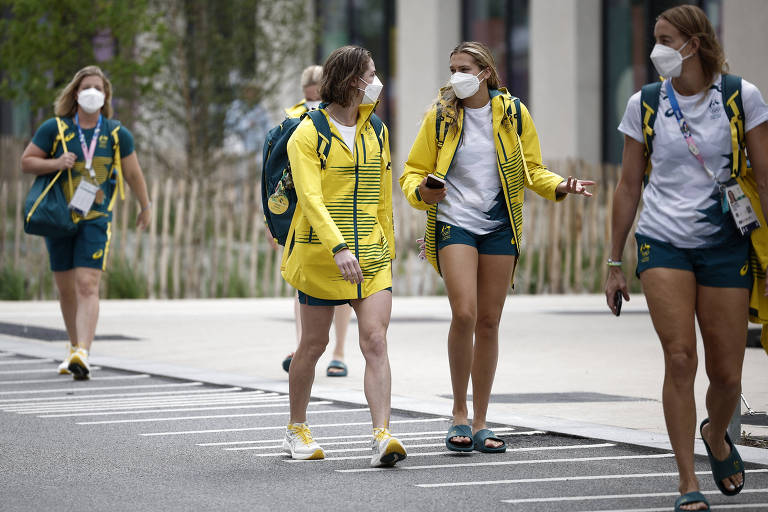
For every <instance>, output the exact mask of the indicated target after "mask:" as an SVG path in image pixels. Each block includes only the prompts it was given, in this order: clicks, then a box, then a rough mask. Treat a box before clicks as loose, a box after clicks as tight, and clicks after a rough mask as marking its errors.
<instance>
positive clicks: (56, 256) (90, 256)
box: [45, 218, 112, 272]
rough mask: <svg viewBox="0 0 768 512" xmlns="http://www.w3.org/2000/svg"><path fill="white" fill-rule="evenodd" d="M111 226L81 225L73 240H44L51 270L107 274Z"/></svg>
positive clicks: (98, 221) (103, 222)
mask: <svg viewBox="0 0 768 512" xmlns="http://www.w3.org/2000/svg"><path fill="white" fill-rule="evenodd" d="M111 236H112V223H111V222H110V220H109V219H107V218H104V219H94V220H88V221H81V222H79V223H78V224H77V232H76V233H75V234H74V235H73V236H68V237H62V238H50V237H46V238H45V245H46V246H47V247H48V256H49V259H50V262H51V270H52V271H54V272H64V271H67V270H72V269H73V268H75V267H88V268H96V269H99V270H106V266H107V254H108V253H109V239H110V237H111Z"/></svg>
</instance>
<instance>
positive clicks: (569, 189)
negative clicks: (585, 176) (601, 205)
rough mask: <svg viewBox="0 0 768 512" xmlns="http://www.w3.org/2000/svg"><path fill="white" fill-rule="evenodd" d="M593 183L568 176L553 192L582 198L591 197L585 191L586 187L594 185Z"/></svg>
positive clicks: (589, 193)
mask: <svg viewBox="0 0 768 512" xmlns="http://www.w3.org/2000/svg"><path fill="white" fill-rule="evenodd" d="M594 184H595V182H594V181H590V180H580V179H577V178H574V177H573V176H568V179H567V180H565V181H563V182H561V183H560V184H559V185H558V186H557V188H556V189H555V192H557V193H558V194H578V195H582V196H587V197H592V193H591V192H590V191H589V190H587V187H590V186H592V185H594Z"/></svg>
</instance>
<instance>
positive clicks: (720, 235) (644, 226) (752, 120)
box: [619, 75, 768, 248]
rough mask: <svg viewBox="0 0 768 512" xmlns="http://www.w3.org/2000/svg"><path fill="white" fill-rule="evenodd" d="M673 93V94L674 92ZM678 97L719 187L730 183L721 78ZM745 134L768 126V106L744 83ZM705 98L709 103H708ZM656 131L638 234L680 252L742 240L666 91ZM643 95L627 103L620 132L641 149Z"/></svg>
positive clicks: (660, 101) (727, 137)
mask: <svg viewBox="0 0 768 512" xmlns="http://www.w3.org/2000/svg"><path fill="white" fill-rule="evenodd" d="M673 90H674V89H673ZM674 92H675V97H676V98H677V102H678V104H679V105H680V110H681V111H682V113H683V117H684V118H685V120H686V122H687V123H688V127H689V128H690V130H691V134H692V135H693V140H694V142H695V143H696V146H697V147H698V148H699V151H700V152H701V155H702V157H703V158H704V161H705V162H706V164H707V166H708V167H709V169H710V170H711V171H712V172H713V173H714V174H715V177H716V178H717V179H718V180H719V181H720V182H726V181H728V180H729V179H730V173H731V160H730V158H731V131H730V126H729V124H728V115H727V114H726V112H725V109H724V106H723V105H722V93H721V91H720V75H718V76H717V77H716V78H715V80H714V82H713V85H712V86H711V87H710V88H709V90H707V91H704V92H702V93H699V94H697V95H695V96H682V95H681V94H679V93H678V92H677V91H674ZM741 95H742V102H743V105H744V113H745V122H744V129H745V131H746V132H748V131H749V130H751V129H752V128H754V127H755V126H757V125H759V124H761V123H763V122H765V121H768V105H766V104H765V102H764V101H763V97H762V96H761V94H760V91H759V90H758V89H757V87H755V86H754V85H753V84H751V83H749V82H747V81H746V80H742V85H741ZM705 96H706V97H705ZM657 112H658V114H657V115H656V121H655V122H654V126H653V130H654V133H655V135H654V137H653V153H652V154H651V167H652V170H651V174H650V179H649V181H648V184H647V185H646V186H645V189H644V190H643V211H642V212H641V213H640V219H639V220H638V225H637V233H638V234H641V235H645V236H647V237H650V238H654V239H656V240H661V241H662V242H667V243H670V244H672V245H674V246H675V247H680V248H697V247H712V246H717V245H722V244H726V243H728V242H729V241H730V240H732V239H733V238H734V237H738V236H740V235H739V234H738V232H737V230H736V226H735V223H734V222H733V219H731V214H730V212H726V213H723V211H722V205H721V195H720V191H719V189H718V186H717V184H716V183H715V182H714V181H713V180H712V178H711V177H710V175H709V173H707V171H706V170H705V169H704V167H702V165H701V163H699V161H698V159H696V157H694V156H693V155H692V154H691V153H690V151H689V150H688V144H687V143H686V142H685V139H684V138H683V134H682V133H681V132H680V127H679V126H678V124H677V119H676V118H675V115H674V112H673V111H672V106H671V104H670V102H669V98H668V97H667V92H666V86H662V87H661V92H660V93H659V108H658V110H657ZM642 130H643V124H642V119H641V114H640V92H637V93H635V94H633V95H632V97H631V98H630V99H629V102H628V103H627V109H626V111H625V112H624V118H623V119H622V120H621V124H620V125H619V131H620V132H622V133H624V134H625V135H628V136H630V137H632V138H633V139H635V140H636V141H638V142H641V143H643V131H642Z"/></svg>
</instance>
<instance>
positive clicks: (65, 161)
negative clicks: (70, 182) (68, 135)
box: [56, 151, 77, 169]
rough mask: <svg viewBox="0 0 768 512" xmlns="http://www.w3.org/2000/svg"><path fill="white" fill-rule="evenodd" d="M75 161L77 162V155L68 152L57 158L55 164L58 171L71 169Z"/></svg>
mask: <svg viewBox="0 0 768 512" xmlns="http://www.w3.org/2000/svg"><path fill="white" fill-rule="evenodd" d="M76 160H77V155H75V154H74V153H72V152H71V151H70V152H67V153H64V154H63V155H61V156H60V157H59V158H57V159H56V164H57V165H58V168H59V169H71V168H72V166H74V165H75V161H76Z"/></svg>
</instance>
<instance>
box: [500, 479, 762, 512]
mask: <svg viewBox="0 0 768 512" xmlns="http://www.w3.org/2000/svg"><path fill="white" fill-rule="evenodd" d="M748 471H749V470H748ZM700 473H708V472H707V471H701V472H700ZM700 492H701V494H707V495H720V491H700ZM766 492H768V489H742V490H741V493H740V494H754V493H766ZM679 495H680V493H679V492H649V493H644V494H601V495H597V496H558V497H554V498H521V499H513V500H501V502H502V503H514V504H520V503H554V502H561V501H592V500H618V499H634V498H663V497H667V496H679ZM720 506H721V505H718V506H717V507H718V508H720Z"/></svg>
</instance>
